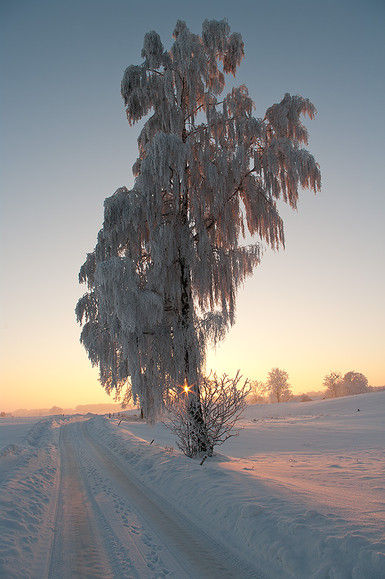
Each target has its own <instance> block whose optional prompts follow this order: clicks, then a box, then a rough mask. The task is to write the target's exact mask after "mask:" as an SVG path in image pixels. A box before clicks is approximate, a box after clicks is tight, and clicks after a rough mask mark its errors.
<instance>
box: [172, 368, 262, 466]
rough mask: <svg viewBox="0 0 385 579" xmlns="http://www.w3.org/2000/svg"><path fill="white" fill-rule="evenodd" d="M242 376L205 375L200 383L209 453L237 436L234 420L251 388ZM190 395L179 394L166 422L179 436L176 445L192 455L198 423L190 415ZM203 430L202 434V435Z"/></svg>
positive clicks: (238, 414)
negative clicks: (241, 383)
mask: <svg viewBox="0 0 385 579" xmlns="http://www.w3.org/2000/svg"><path fill="white" fill-rule="evenodd" d="M241 378H242V376H241V375H240V374H239V372H238V373H237V375H236V376H235V378H229V376H227V374H224V375H223V376H222V377H221V378H218V377H217V375H216V374H214V375H213V376H212V377H211V376H208V377H204V378H203V379H202V380H201V381H200V383H199V388H198V392H199V394H198V395H199V399H200V405H201V408H202V418H203V424H202V433H203V432H204V436H205V437H206V441H205V442H206V448H207V452H206V454H207V456H212V454H213V449H214V446H218V445H220V444H223V443H224V442H225V441H226V440H227V439H228V438H230V437H231V436H237V435H238V434H239V429H235V424H236V422H237V421H238V419H239V418H240V416H241V414H242V412H243V411H244V409H245V407H246V404H247V403H246V397H247V395H248V394H249V392H250V387H249V384H248V381H247V380H245V382H244V383H243V385H240V382H241ZM191 395H193V396H196V394H195V393H194V392H191V391H190V392H189V393H188V395H187V394H186V395H185V394H182V395H179V396H178V397H177V398H176V399H174V401H173V402H172V404H171V406H170V407H169V411H170V421H169V422H167V423H165V426H166V427H167V428H169V429H170V430H171V432H173V433H174V434H175V435H176V436H177V439H178V440H177V446H178V447H179V449H180V450H181V451H182V452H183V454H185V455H186V456H188V457H190V458H192V457H194V456H196V455H197V454H198V453H197V451H196V449H197V441H196V440H195V438H196V436H197V434H196V424H195V422H194V421H193V420H192V415H191V399H190V398H191ZM202 433H200V435H202Z"/></svg>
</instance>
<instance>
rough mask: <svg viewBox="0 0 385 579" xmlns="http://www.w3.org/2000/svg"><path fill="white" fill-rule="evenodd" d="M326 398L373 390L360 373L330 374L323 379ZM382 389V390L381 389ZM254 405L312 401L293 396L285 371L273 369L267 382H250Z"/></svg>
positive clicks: (305, 396) (307, 398)
mask: <svg viewBox="0 0 385 579" xmlns="http://www.w3.org/2000/svg"><path fill="white" fill-rule="evenodd" d="M322 384H323V386H324V391H323V396H324V398H339V397H341V396H353V395H355V394H363V393H365V392H371V391H372V390H377V389H373V388H372V387H371V386H369V384H368V379H367V377H366V376H365V375H364V374H361V373H360V372H354V371H350V372H347V373H346V374H345V375H342V374H341V372H334V371H333V372H330V373H329V374H327V375H326V376H325V378H324V379H323V383H322ZM379 389H381V388H379ZM249 399H250V400H251V401H252V402H253V403H259V404H265V403H267V402H288V401H289V400H293V399H298V400H299V401H301V402H307V401H310V400H311V398H310V397H309V396H307V395H306V394H302V395H300V396H298V397H295V396H294V395H293V392H292V390H291V385H290V383H289V375H288V373H287V372H286V371H285V370H281V369H280V368H272V370H271V371H270V372H269V373H268V375H267V380H266V382H262V381H260V380H251V381H250V397H249Z"/></svg>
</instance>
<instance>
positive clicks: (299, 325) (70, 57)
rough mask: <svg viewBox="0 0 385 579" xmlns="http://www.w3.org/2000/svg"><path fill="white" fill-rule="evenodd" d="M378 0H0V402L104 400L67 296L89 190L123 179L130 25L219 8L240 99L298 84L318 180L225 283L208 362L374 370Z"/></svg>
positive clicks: (383, 18) (135, 49)
mask: <svg viewBox="0 0 385 579" xmlns="http://www.w3.org/2000/svg"><path fill="white" fill-rule="evenodd" d="M384 6H385V5H384V3H383V1H382V0H361V1H357V0H342V1H339V0H331V1H329V0H326V1H323V0H318V1H317V2H315V1H314V2H313V1H312V0H303V1H299V0H290V1H289V0H271V1H268V0H263V1H259V0H250V1H247V0H238V1H231V2H228V1H227V0H224V1H211V2H208V1H207V0H205V1H202V0H196V1H194V2H188V3H187V2H181V1H180V0H179V1H175V2H173V1H168V0H163V1H158V0H141V1H140V2H139V1H135V2H133V1H130V0H108V1H107V0H105V1H102V0H34V1H31V0H1V3H0V20H1V30H0V36H1V43H2V46H1V51H0V52H1V88H0V90H1V207H0V209H1V224H0V229H1V263H0V272H1V273H0V275H1V327H0V331H1V348H0V351H1V354H0V355H1V361H0V372H1V398H0V410H12V409H16V408H20V407H27V408H31V407H33V408H36V407H41V406H52V405H54V404H56V405H59V406H71V405H76V404H83V403H88V402H89V403H92V402H104V401H107V400H111V399H109V398H108V397H107V395H106V394H105V393H104V391H103V389H102V387H101V386H100V384H99V383H98V381H97V377H98V374H97V370H96V369H92V368H91V365H90V363H89V361H88V358H87V355H86V352H85V350H84V349H83V348H82V346H81V345H80V344H79V333H80V329H79V327H78V325H77V324H76V321H75V315H74V308H75V305H76V302H77V300H78V298H79V297H80V296H81V295H82V294H83V293H84V291H85V289H84V288H83V287H82V286H79V284H78V281H77V275H78V271H79V268H80V266H81V264H82V263H83V261H84V259H85V256H86V253H87V252H89V251H92V249H93V247H94V245H95V242H96V235H97V232H98V231H99V229H100V227H101V225H102V219H103V201H104V199H105V198H106V197H108V196H110V195H112V194H113V193H114V191H115V190H116V189H117V188H118V187H120V186H122V185H126V186H128V187H131V186H132V184H133V179H132V173H131V167H132V164H133V163H134V161H135V159H136V151H137V148H136V138H137V135H138V129H137V127H133V128H132V127H129V125H128V123H127V121H126V119H125V112H124V107H123V102H122V100H121V96H120V81H121V78H122V75H123V72H124V69H125V68H126V67H127V66H128V65H130V64H137V63H140V62H141V57H140V52H141V49H142V44H143V36H144V34H145V33H146V32H147V31H149V30H154V29H155V30H157V31H158V32H159V34H160V35H161V37H162V41H163V44H164V46H165V47H169V46H170V45H171V42H172V38H171V35H172V31H173V29H174V26H175V22H176V20H177V19H184V20H186V22H187V24H188V26H189V28H190V29H191V30H192V31H194V32H197V33H200V31H201V24H202V21H203V20H204V19H205V18H216V19H221V18H227V19H228V21H229V24H230V26H231V28H232V30H234V31H238V32H240V33H241V34H242V35H243V39H244V42H245V52H246V57H245V59H244V61H243V63H242V65H241V67H240V71H239V74H238V75H237V79H236V82H237V84H243V83H245V84H247V86H248V88H249V92H250V95H251V96H252V98H253V100H254V102H255V105H256V110H255V115H256V116H263V115H264V112H265V110H266V108H267V107H269V106H270V105H271V104H273V103H275V102H279V101H280V100H281V98H282V97H283V95H284V93H285V92H290V93H292V94H301V95H302V96H304V97H308V98H309V99H310V100H311V101H312V102H313V103H314V104H315V106H316V108H317V111H318V114H317V117H316V120H314V121H312V122H308V123H307V126H308V128H309V131H310V141H309V146H308V148H309V150H310V151H311V152H312V154H313V155H314V156H315V157H316V159H317V161H318V162H319V163H320V166H321V170H322V191H321V193H320V194H318V195H317V196H314V195H313V194H312V193H309V192H308V191H305V192H304V193H303V194H302V196H301V201H300V203H299V209H298V212H296V213H293V212H291V211H289V210H287V209H286V208H284V207H283V208H282V209H281V214H282V216H283V217H284V221H285V232H286V249H285V251H281V252H279V253H273V252H271V251H266V254H265V256H264V258H263V261H262V264H261V266H260V267H259V268H258V269H257V270H256V272H255V274H254V276H253V278H251V279H250V280H249V281H248V282H247V283H246V285H245V287H244V289H243V290H241V291H240V292H239V295H238V308H237V323H236V325H235V326H234V327H233V329H232V330H231V332H230V333H229V334H228V336H227V338H226V340H225V341H224V342H223V344H222V345H221V346H220V347H219V348H217V352H216V353H213V352H210V353H209V356H208V367H212V368H214V369H215V370H216V371H217V372H218V373H222V372H227V373H230V374H233V373H235V371H236V370H237V369H240V370H241V372H242V373H243V374H244V375H245V376H248V377H250V378H257V379H260V380H264V379H265V378H266V375H267V372H268V371H269V370H270V369H271V368H272V367H273V366H278V367H280V368H283V369H285V370H286V371H287V372H288V373H289V376H290V381H291V384H292V387H293V390H294V391H295V392H302V391H309V390H314V389H321V387H322V380H323V377H324V376H325V374H327V373H329V372H330V371H331V370H340V371H341V372H342V373H345V372H348V371H350V370H355V371H357V372H362V373H364V374H365V375H366V376H367V377H368V379H369V383H370V384H372V385H374V386H378V385H382V384H384V383H385V313H384V312H385V307H384V300H385V298H384V296H385V250H384V248H385V227H384V217H385V188H384V184H383V183H384V178H383V173H384V154H385V147H384V134H385V126H384V125H385V123H384V94H385V74H384V73H385V70H384V68H385V67H384V63H385V50H384V29H385V7H384Z"/></svg>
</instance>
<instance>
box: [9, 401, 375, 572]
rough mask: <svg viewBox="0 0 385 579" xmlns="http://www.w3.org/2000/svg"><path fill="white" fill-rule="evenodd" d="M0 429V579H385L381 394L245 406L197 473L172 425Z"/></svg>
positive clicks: (12, 424) (36, 424)
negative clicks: (233, 429)
mask: <svg viewBox="0 0 385 579" xmlns="http://www.w3.org/2000/svg"><path fill="white" fill-rule="evenodd" d="M134 414H135V413H134V412H133V411H130V412H127V413H126V415H125V417H124V418H123V419H122V417H114V416H112V417H111V418H109V417H108V416H96V415H86V416H82V415H76V416H65V417H63V416H56V417H49V418H43V419H38V418H35V419H31V418H12V417H5V418H1V419H0V437H1V438H0V441H1V445H0V448H1V450H0V483H1V484H0V509H1V519H0V576H1V577H6V578H9V579H13V578H18V577H20V578H26V577H28V578H31V579H34V578H39V579H40V578H45V577H50V578H55V579H57V578H62V577H82V578H83V577H93V578H96V577H102V578H108V577H111V578H112V577H114V578H123V577H127V578H140V579H143V578H161V577H169V578H171V577H174V578H177V579H182V578H190V579H191V578H205V577H207V578H210V579H212V578H216V577H221V578H225V577H239V578H242V579H243V578H247V577H254V578H262V579H263V578H277V579H278V578H279V579H281V578H286V577H288V578H298V579H300V578H304V579H305V578H306V579H309V578H327V577H330V578H332V577H333V578H336V577H339V578H349V577H354V578H355V579H358V578H362V579H364V578H365V579H368V578H370V579H376V578H378V579H380V578H381V579H382V578H383V577H384V576H385V456H384V448H385V392H378V393H370V394H363V395H358V396H351V397H345V398H340V399H333V400H320V401H314V402H306V403H294V402H291V403H281V404H267V405H250V406H248V407H247V409H246V411H245V413H244V415H243V417H242V419H241V426H242V427H243V428H242V430H241V432H240V435H239V436H237V437H234V438H231V439H229V440H228V441H227V442H226V443H225V444H224V445H222V446H220V447H217V449H216V450H217V452H216V454H215V455H214V456H213V457H211V458H207V460H205V461H204V463H203V464H200V463H201V461H200V460H192V459H188V458H186V457H185V456H184V455H182V454H181V453H180V452H179V450H178V448H177V444H176V440H175V438H174V437H173V435H172V434H171V432H170V431H169V430H167V428H166V427H165V425H164V424H161V423H158V424H156V425H155V426H153V427H151V426H149V425H147V424H146V423H144V422H143V421H141V420H140V419H139V417H137V416H135V415H134Z"/></svg>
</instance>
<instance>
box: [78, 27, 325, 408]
mask: <svg viewBox="0 0 385 579" xmlns="http://www.w3.org/2000/svg"><path fill="white" fill-rule="evenodd" d="M173 36H174V43H173V45H172V47H171V49H170V50H169V51H165V50H164V48H163V45H162V42H161V40H160V38H159V35H158V34H157V33H156V32H154V31H152V32H149V33H148V34H146V36H145V39H144V45H143V50H142V57H143V59H144V60H143V62H142V64H140V65H131V66H129V67H128V68H127V69H126V71H125V72H124V75H123V80H122V84H121V93H122V97H123V100H124V104H125V109H126V114H127V119H128V122H129V124H130V125H133V124H135V123H136V122H138V121H139V120H140V119H142V118H144V117H147V119H146V122H145V124H144V126H143V128H142V130H141V132H140V135H139V137H138V150H139V155H138V159H137V161H136V162H135V164H134V167H133V171H134V174H135V176H136V180H135V185H134V188H133V189H132V190H131V191H128V190H127V189H126V188H125V187H122V188H120V189H118V190H117V191H116V193H115V194H114V195H112V196H111V197H109V198H107V199H106V201H105V213H104V223H103V227H102V229H101V231H100V232H99V235H98V241H97V245H96V247H95V249H94V251H93V252H92V253H91V254H88V255H87V259H86V262H85V263H84V265H83V266H82V268H81V270H80V275H79V280H80V282H85V283H87V286H88V293H87V294H86V295H85V296H84V297H83V298H81V299H80V300H79V302H78V305H77V308H76V313H77V317H78V320H79V322H80V323H82V324H83V329H82V334H81V341H82V343H83V344H84V346H85V348H86V349H87V351H88V354H89V357H90V359H91V362H92V363H93V364H96V365H98V366H99V368H100V380H101V382H102V384H103V385H104V386H105V388H106V389H107V390H108V391H109V392H111V391H116V392H117V393H118V394H119V393H120V391H121V389H122V388H123V387H125V386H126V385H127V384H130V387H132V392H133V396H134V399H139V401H140V404H141V405H142V407H143V409H144V411H145V412H146V415H147V416H148V417H149V418H150V419H152V418H154V417H155V415H156V414H157V412H158V411H159V410H160V409H161V408H162V405H163V402H164V400H165V399H166V398H167V394H168V391H169V389H170V388H173V387H175V385H177V384H183V383H184V381H185V380H187V382H188V384H191V385H195V386H194V388H195V394H194V395H195V400H198V402H199V392H198V391H197V390H198V386H197V385H198V383H199V377H200V375H201V370H202V367H203V364H204V359H205V350H206V346H207V344H208V342H213V343H215V342H217V341H218V340H220V339H222V338H223V336H224V335H225V333H226V331H227V329H228V328H229V327H230V326H231V325H232V324H233V323H234V320H235V303H236V294H237V289H238V287H239V286H240V285H241V284H242V283H243V282H244V280H245V279H246V278H247V277H248V276H250V275H251V274H252V273H253V270H254V268H255V267H256V266H257V265H258V263H259V261H260V258H261V245H260V243H261V242H264V243H266V244H268V245H269V246H271V247H272V248H275V249H278V248H279V247H280V246H283V245H284V232H283V223H282V220H281V218H280V216H279V213H278V209H277V200H279V199H281V200H283V201H284V202H286V203H288V204H289V205H290V206H291V207H293V208H295V207H296V205H297V200H298V193H299V189H300V188H309V189H312V190H313V191H314V192H316V191H317V190H318V189H319V188H320V171H319V167H318V165H317V163H316V162H315V160H314V158H313V156H312V155H311V154H310V153H308V151H306V150H305V149H303V148H301V147H302V145H303V144H306V143H307V131H306V128H305V127H304V126H303V124H302V123H301V116H302V115H308V116H309V117H310V118H313V117H314V115H315V108H314V106H313V105H312V104H311V103H310V102H309V101H308V99H304V98H302V97H300V96H290V95H289V94H285V96H284V98H283V99H282V100H281V102H280V103H278V104H275V105H273V106H271V107H270V108H269V109H268V110H267V111H266V114H265V116H264V117H263V118H255V117H254V116H253V114H252V112H253V107H254V105H253V102H252V100H251V98H250V96H249V94H248V90H247V87H246V86H240V87H239V88H234V89H232V91H231V92H230V93H229V94H227V95H225V96H222V92H223V90H224V86H225V76H226V74H228V73H231V74H233V75H235V73H236V69H237V67H238V66H239V64H240V62H241V60H242V58H243V55H244V46H243V41H242V37H241V36H240V34H237V33H231V32H230V27H229V25H228V23H227V22H226V21H224V20H223V21H219V22H218V21H208V20H205V21H204V23H203V30H202V35H201V36H199V35H196V34H193V33H191V32H190V30H189V29H188V28H187V26H186V24H185V22H182V21H178V22H177V24H176V26H175V30H174V34H173ZM246 233H249V234H251V235H252V236H254V240H255V242H254V243H253V244H252V245H249V246H243V245H242V244H241V241H242V238H243V236H244V235H245V234H246ZM197 395H198V397H197ZM198 406H199V404H198Z"/></svg>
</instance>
